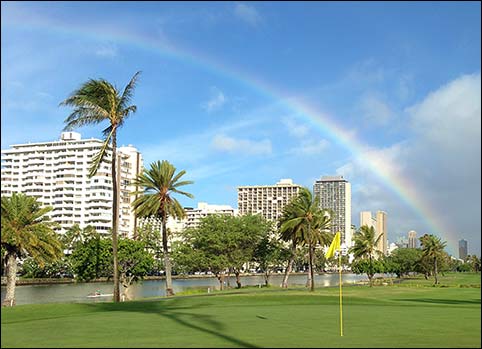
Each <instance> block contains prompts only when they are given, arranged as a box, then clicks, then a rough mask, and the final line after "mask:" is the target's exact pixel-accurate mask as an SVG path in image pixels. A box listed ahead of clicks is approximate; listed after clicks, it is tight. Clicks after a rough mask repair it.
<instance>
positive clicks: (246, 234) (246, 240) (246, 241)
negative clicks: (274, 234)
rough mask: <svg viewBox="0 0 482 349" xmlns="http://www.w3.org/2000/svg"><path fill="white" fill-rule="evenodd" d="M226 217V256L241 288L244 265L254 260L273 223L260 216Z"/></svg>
mask: <svg viewBox="0 0 482 349" xmlns="http://www.w3.org/2000/svg"><path fill="white" fill-rule="evenodd" d="M226 217H227V218H226V221H227V224H226V225H225V227H224V230H225V232H226V234H225V237H226V239H227V243H226V245H227V249H226V256H227V259H228V262H229V264H230V268H231V269H232V270H233V271H234V275H235V276H236V284H237V287H238V288H241V279H240V273H241V270H242V268H243V265H245V264H246V263H248V262H250V261H252V260H253V259H254V251H255V249H256V246H257V245H258V244H259V242H260V241H261V239H262V238H263V237H265V236H267V235H268V233H269V232H270V231H271V223H270V222H268V221H266V220H265V219H264V218H263V217H261V216H260V215H245V216H240V217H234V216H226Z"/></svg>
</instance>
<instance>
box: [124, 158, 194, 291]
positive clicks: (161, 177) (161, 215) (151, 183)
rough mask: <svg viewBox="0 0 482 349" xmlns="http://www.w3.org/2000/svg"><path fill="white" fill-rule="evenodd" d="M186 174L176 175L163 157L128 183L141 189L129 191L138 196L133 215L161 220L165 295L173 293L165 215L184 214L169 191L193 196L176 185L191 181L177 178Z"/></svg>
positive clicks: (178, 216)
mask: <svg viewBox="0 0 482 349" xmlns="http://www.w3.org/2000/svg"><path fill="white" fill-rule="evenodd" d="M185 173H186V171H184V170H182V171H179V172H178V173H177V174H176V168H175V167H174V166H173V165H172V164H171V163H169V162H168V161H166V160H163V161H162V162H161V161H156V162H153V163H151V166H150V169H144V171H143V172H142V173H141V174H139V175H138V176H137V178H136V179H135V180H134V181H133V183H132V185H135V186H136V187H139V188H141V190H140V191H137V192H135V193H133V194H135V195H140V196H138V197H137V198H136V199H135V200H134V202H133V203H132V206H133V209H134V211H135V214H136V216H138V217H150V216H155V217H157V218H158V219H160V220H161V226H162V249H163V252H164V267H165V271H166V295H167V296H172V295H174V291H173V289H172V278H171V260H170V257H169V249H168V245H167V236H168V232H167V227H166V224H167V218H168V217H173V218H182V217H184V216H185V212H184V209H183V208H182V206H181V204H180V203H179V201H177V199H176V198H174V197H173V194H180V195H184V196H187V197H188V198H191V199H192V198H194V196H193V195H192V194H190V193H187V192H185V191H181V190H179V189H178V188H179V187H182V186H184V185H188V184H192V183H194V182H193V181H180V179H181V177H182V176H183V175H184V174H185Z"/></svg>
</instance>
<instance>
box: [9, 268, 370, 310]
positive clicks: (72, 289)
mask: <svg viewBox="0 0 482 349" xmlns="http://www.w3.org/2000/svg"><path fill="white" fill-rule="evenodd" d="M306 278H307V276H306V274H304V275H300V274H297V275H290V276H289V278H288V285H289V286H295V285H297V286H298V285H301V286H304V285H305V284H306ZM365 279H366V275H356V274H343V275H342V280H343V284H354V283H356V282H357V281H360V280H365ZM282 281H283V274H274V275H271V276H270V277H269V284H270V285H273V286H280V285H281V282H282ZM338 281H339V275H338V274H337V273H333V274H320V275H315V285H316V287H334V286H338ZM225 282H226V284H227V282H228V278H226V279H225ZM229 284H230V286H231V287H235V286H236V279H235V277H230V278H229ZM241 284H242V286H247V285H249V286H259V285H264V277H263V275H254V276H242V277H241ZM173 288H174V293H180V292H183V291H186V290H189V289H197V290H201V292H206V293H209V292H211V291H213V290H219V282H218V279H217V278H215V277H196V278H176V279H173ZM96 291H100V293H101V294H112V292H113V286H112V282H94V283H74V284H52V285H19V286H17V287H16V288H15V300H16V302H17V305H20V304H34V303H37V304H38V303H93V302H105V301H111V300H112V297H111V296H106V297H98V298H90V297H87V296H88V295H90V294H92V293H94V292H96ZM121 292H122V287H121ZM127 296H128V298H129V299H131V300H134V299H143V298H150V297H159V296H165V280H144V281H140V282H137V283H134V284H132V285H131V286H130V287H129V289H128V290H127ZM4 298H5V286H2V287H1V301H3V299H4Z"/></svg>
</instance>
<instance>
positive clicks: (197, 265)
mask: <svg viewBox="0 0 482 349" xmlns="http://www.w3.org/2000/svg"><path fill="white" fill-rule="evenodd" d="M270 230H271V223H269V222H267V221H266V220H265V219H263V218H262V217H261V216H258V215H247V216H240V217H234V216H227V215H221V214H219V215H209V216H207V217H205V218H203V219H202V220H201V222H200V224H199V227H197V228H195V229H187V230H186V231H185V232H184V234H183V237H184V242H183V243H182V244H173V253H172V256H173V262H174V265H175V268H176V269H177V270H178V271H181V272H194V271H204V272H206V271H210V272H212V273H213V274H215V275H216V276H218V278H219V279H220V282H222V280H221V277H222V274H224V272H225V271H226V270H228V269H231V270H233V271H234V273H235V274H236V275H237V276H238V275H239V273H240V272H241V271H242V268H243V265H244V264H245V263H247V262H250V261H253V260H254V253H255V250H256V247H257V246H258V244H259V242H260V241H261V240H262V239H263V237H266V236H267V234H268V233H269V231H270ZM238 287H240V284H239V280H238Z"/></svg>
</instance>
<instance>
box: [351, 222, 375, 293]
mask: <svg viewBox="0 0 482 349" xmlns="http://www.w3.org/2000/svg"><path fill="white" fill-rule="evenodd" d="M382 235H383V234H380V236H379V237H378V238H376V239H375V228H373V227H369V226H367V225H363V226H361V227H360V230H359V231H358V232H357V233H356V234H355V236H354V238H355V244H354V246H353V247H352V248H351V249H350V253H353V256H354V257H355V261H354V262H355V263H354V264H355V265H356V263H357V262H358V261H357V259H367V260H368V267H366V268H365V267H364V269H363V270H364V271H365V272H366V274H367V276H368V280H369V283H370V287H371V286H372V279H373V276H374V275H375V273H376V270H375V268H374V264H373V260H374V259H376V258H377V257H378V256H380V255H382V252H381V251H379V250H377V244H378V241H379V240H380V239H381V237H382ZM363 265H364V264H363Z"/></svg>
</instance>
